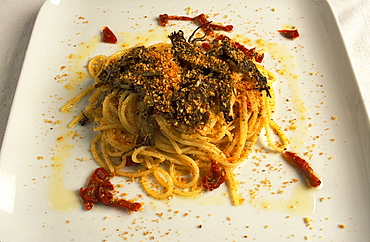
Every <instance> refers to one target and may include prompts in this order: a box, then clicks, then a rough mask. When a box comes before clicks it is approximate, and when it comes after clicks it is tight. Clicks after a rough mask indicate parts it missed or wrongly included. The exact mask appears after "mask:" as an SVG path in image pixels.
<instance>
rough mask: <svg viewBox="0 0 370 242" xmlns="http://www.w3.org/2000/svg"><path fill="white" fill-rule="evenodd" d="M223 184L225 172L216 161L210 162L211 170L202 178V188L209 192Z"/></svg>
mask: <svg viewBox="0 0 370 242" xmlns="http://www.w3.org/2000/svg"><path fill="white" fill-rule="evenodd" d="M224 182H225V171H224V170H223V169H222V168H221V167H220V166H219V165H218V164H217V162H216V161H214V160H211V169H210V170H209V173H208V175H206V176H205V177H203V179H202V183H203V187H204V188H206V189H207V190H209V191H212V190H214V189H217V188H219V187H220V186H221V184H222V183H224Z"/></svg>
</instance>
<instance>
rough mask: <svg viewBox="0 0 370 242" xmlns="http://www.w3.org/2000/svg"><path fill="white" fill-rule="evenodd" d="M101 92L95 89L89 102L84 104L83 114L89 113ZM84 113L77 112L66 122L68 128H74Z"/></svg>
mask: <svg viewBox="0 0 370 242" xmlns="http://www.w3.org/2000/svg"><path fill="white" fill-rule="evenodd" d="M102 93H103V92H102V91H101V90H99V89H97V90H96V91H95V92H94V93H93V94H92V95H91V97H90V98H89V102H90V104H89V105H87V106H86V108H85V110H84V114H85V115H86V114H88V113H90V112H91V111H92V110H93V109H94V105H95V103H96V102H97V101H98V99H99V97H100V96H101V94H102ZM84 114H82V113H79V114H78V115H77V116H76V117H75V118H74V119H73V120H72V121H71V122H70V123H69V124H68V126H67V127H68V128H74V127H75V126H76V125H77V124H78V122H79V121H80V120H81V119H82V118H83V117H84Z"/></svg>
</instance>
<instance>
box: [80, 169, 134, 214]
mask: <svg viewBox="0 0 370 242" xmlns="http://www.w3.org/2000/svg"><path fill="white" fill-rule="evenodd" d="M109 179H110V177H109V173H108V172H107V171H106V170H105V169H104V168H103V167H100V168H97V169H96V170H95V171H94V173H93V174H92V175H91V177H90V179H89V181H88V183H87V187H86V188H85V187H81V188H80V192H79V196H80V198H81V201H82V203H83V204H84V205H85V208H86V210H90V209H92V208H93V206H94V204H95V203H99V202H101V203H104V204H106V205H109V206H113V207H121V208H125V209H127V210H130V211H135V212H136V211H139V210H140V208H141V204H140V203H136V202H131V201H127V200H125V199H116V198H114V196H113V193H112V192H113V191H114V186H113V184H112V183H111V182H110V181H109Z"/></svg>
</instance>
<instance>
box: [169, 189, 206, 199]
mask: <svg viewBox="0 0 370 242" xmlns="http://www.w3.org/2000/svg"><path fill="white" fill-rule="evenodd" d="M203 191H204V189H203V188H201V187H197V188H196V189H194V190H183V189H179V188H177V187H174V188H173V193H174V194H177V195H180V196H184V197H195V196H198V195H200V194H202V193H203Z"/></svg>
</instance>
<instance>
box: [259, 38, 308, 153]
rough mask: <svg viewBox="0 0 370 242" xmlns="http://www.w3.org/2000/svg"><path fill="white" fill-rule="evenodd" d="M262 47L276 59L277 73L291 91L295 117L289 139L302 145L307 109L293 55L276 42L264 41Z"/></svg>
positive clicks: (306, 126)
mask: <svg viewBox="0 0 370 242" xmlns="http://www.w3.org/2000/svg"><path fill="white" fill-rule="evenodd" d="M263 46H264V48H266V50H267V51H268V53H269V54H270V55H271V57H272V58H273V59H274V60H275V61H278V63H279V66H278V67H277V68H279V69H278V70H277V73H278V74H279V75H280V76H282V77H284V78H285V79H286V80H287V81H288V88H289V90H290V91H291V93H292V96H291V101H292V103H293V109H294V110H295V111H296V115H297V118H296V119H295V120H294V127H295V128H294V132H292V135H291V136H290V139H291V140H292V141H293V142H294V143H295V144H296V145H299V146H300V147H304V145H305V143H306V137H308V136H307V134H308V122H307V113H308V109H307V107H306V104H305V102H304V101H303V99H302V97H303V93H302V87H301V83H300V82H299V75H297V73H296V64H295V57H294V55H293V54H291V51H289V49H288V48H286V47H285V46H282V45H279V44H277V43H265V44H264V45H263Z"/></svg>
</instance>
